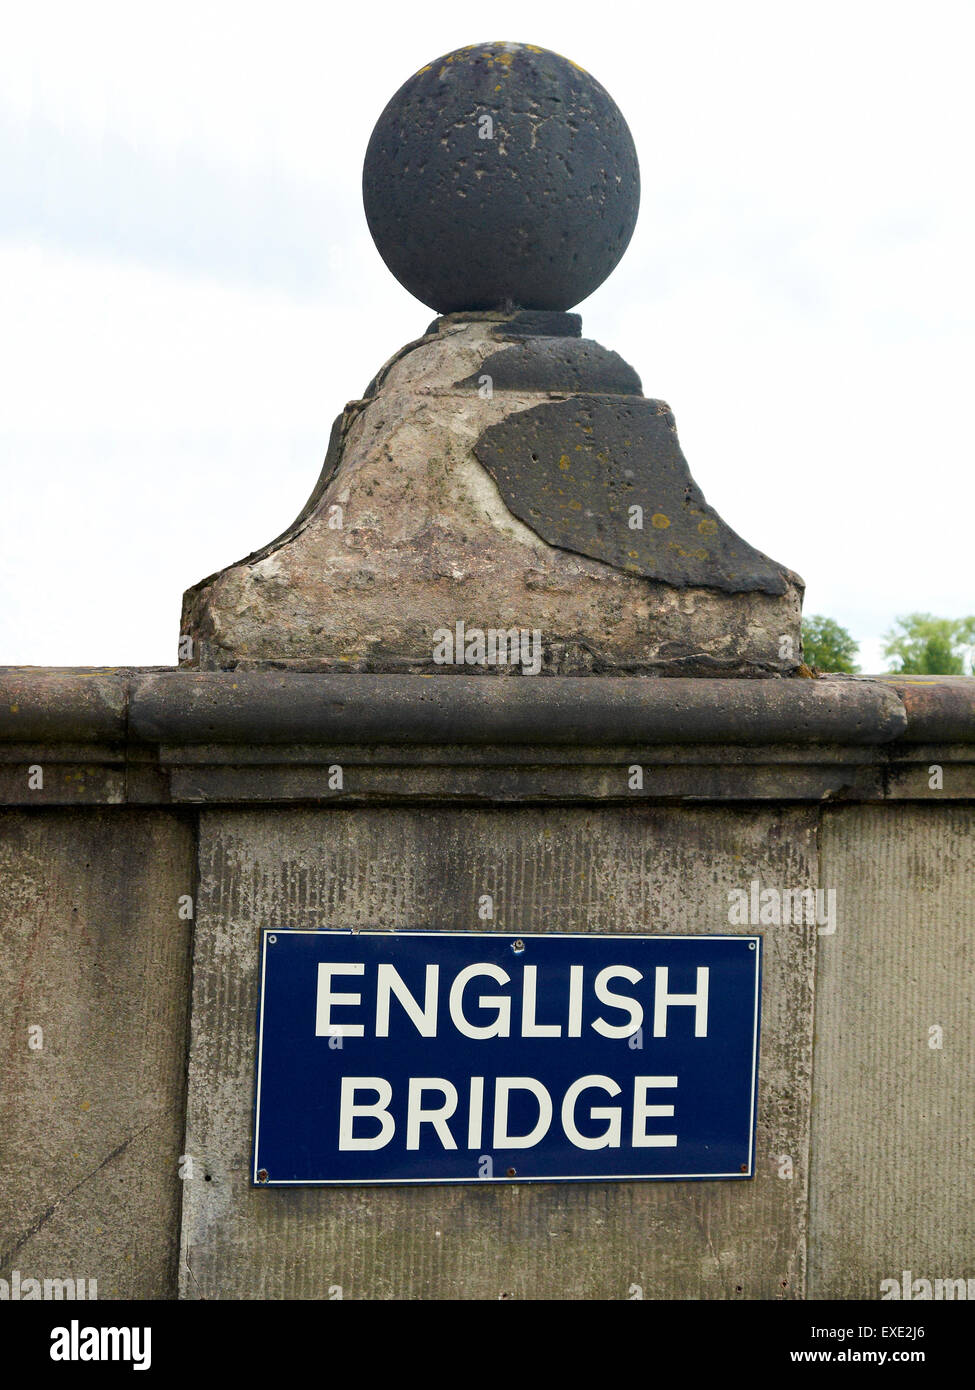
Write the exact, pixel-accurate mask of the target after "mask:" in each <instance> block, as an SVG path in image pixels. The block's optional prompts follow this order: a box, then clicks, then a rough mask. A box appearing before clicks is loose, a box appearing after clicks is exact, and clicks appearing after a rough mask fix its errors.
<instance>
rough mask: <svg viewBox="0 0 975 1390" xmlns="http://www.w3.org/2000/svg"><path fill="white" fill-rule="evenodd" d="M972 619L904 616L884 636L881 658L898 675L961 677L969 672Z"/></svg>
mask: <svg viewBox="0 0 975 1390" xmlns="http://www.w3.org/2000/svg"><path fill="white" fill-rule="evenodd" d="M973 644H975V617H971V618H936V617H935V616H934V614H933V613H908V614H907V615H906V617H903V618H898V619H896V621H895V624H894V626H893V628H891V630H890V632H885V633H884V656H885V657H886V658H887V659H888V660H889V661H890V660H893V661H896V662H897V663H898V665H896V666H892V667H890V670H891V671H893V672H895V673H896V674H898V675H904V676H906V675H911V676H963V675H965V674H966V666H967V669H968V672H969V673H971V671H972V646H973Z"/></svg>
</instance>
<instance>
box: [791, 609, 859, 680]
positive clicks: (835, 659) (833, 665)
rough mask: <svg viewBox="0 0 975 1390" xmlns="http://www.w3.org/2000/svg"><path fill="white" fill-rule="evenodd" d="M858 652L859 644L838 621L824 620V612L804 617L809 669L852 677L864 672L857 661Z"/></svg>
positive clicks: (805, 657) (804, 636) (803, 644)
mask: <svg viewBox="0 0 975 1390" xmlns="http://www.w3.org/2000/svg"><path fill="white" fill-rule="evenodd" d="M857 650H858V644H857V643H856V642H855V641H854V640H853V638H852V637H851V636H850V634H849V633H848V632H847V630H846V628H845V627H840V625H839V623H838V622H836V620H835V619H833V618H824V617H823V615H822V614H821V613H814V614H813V616H812V617H811V618H803V620H802V654H803V657H804V659H805V662H806V665H807V666H815V667H816V668H817V670H820V671H841V672H843V673H845V674H846V675H849V676H852V675H854V674H855V673H856V672H857V671H859V669H860V668H859V666H856V665H854V661H853V658H854V657H855V656H856V654H857Z"/></svg>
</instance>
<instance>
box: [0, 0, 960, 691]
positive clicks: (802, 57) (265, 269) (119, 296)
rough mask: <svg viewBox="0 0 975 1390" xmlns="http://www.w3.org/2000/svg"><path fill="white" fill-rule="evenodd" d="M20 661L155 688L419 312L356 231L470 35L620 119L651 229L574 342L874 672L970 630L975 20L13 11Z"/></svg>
mask: <svg viewBox="0 0 975 1390" xmlns="http://www.w3.org/2000/svg"><path fill="white" fill-rule="evenodd" d="M0 17H2V35H3V37H2V42H0V176H2V177H0V315H2V326H3V331H2V334H0V474H2V493H0V499H2V501H0V664H35V665H115V664H119V665H122V664H124V665H167V664H174V663H175V661H176V657H177V640H178V634H179V615H180V598H181V594H182V591H183V589H185V588H187V587H189V586H190V585H191V584H194V583H195V582H196V581H198V580H199V579H201V578H202V577H203V576H204V575H207V574H210V573H211V572H213V571H214V570H217V569H220V568H222V567H223V566H225V565H228V564H230V563H232V562H233V561H235V560H238V559H240V558H241V557H242V556H243V555H245V554H247V553H248V552H249V551H251V550H253V549H255V548H256V547H258V546H260V545H263V544H264V543H265V542H267V541H268V540H270V539H272V538H273V537H274V536H275V535H277V534H278V532H279V531H281V530H282V529H283V528H284V527H285V526H286V525H287V524H288V523H289V522H290V521H291V520H292V519H293V518H294V516H295V515H296V514H297V513H298V512H299V510H300V509H301V507H302V506H303V504H304V502H305V500H306V498H307V496H308V493H309V492H310V491H311V488H312V485H313V483H314V482H315V479H316V477H317V475H318V471H319V468H320V465H321V459H322V456H323V454H324V450H325V445H326V443H327V439H328V433H329V428H330V425H331V422H332V419H333V418H334V416H335V415H336V414H337V413H338V412H339V411H340V410H341V408H342V406H343V404H344V403H345V402H346V401H347V400H350V399H353V398H355V397H357V396H359V395H361V393H362V390H363V388H364V387H365V385H366V383H367V381H368V380H369V379H370V377H371V376H372V375H373V374H374V372H375V371H376V369H377V367H378V366H379V365H380V364H381V363H382V362H383V361H384V360H385V359H386V358H387V357H389V356H390V355H391V354H392V353H393V352H394V351H395V350H396V349H397V348H398V347H399V346H400V345H401V344H402V343H404V342H405V341H407V340H408V339H410V338H413V337H416V336H418V335H419V334H420V333H422V331H423V330H424V328H425V327H426V325H427V324H428V323H429V322H430V320H431V318H432V317H433V315H432V313H431V312H430V310H428V309H427V308H425V307H424V306H423V305H421V304H420V303H418V302H417V301H416V300H414V299H412V298H411V296H410V295H408V294H407V292H406V291H405V290H403V289H401V288H400V287H399V285H398V284H397V283H396V282H395V281H394V280H393V278H392V277H391V275H390V274H389V272H388V271H387V270H386V269H385V267H384V266H383V264H382V262H381V260H380V258H379V255H378V253H377V252H376V251H375V249H374V247H373V245H372V242H371V239H370V237H369V233H368V230H367V228H366V224H365V218H364V215H363V212H362V202H361V194H360V179H361V169H362V159H363V155H364V152H365V147H366V143H367V141H368V138H369V134H370V132H371V129H372V126H373V124H374V123H375V120H376V118H377V117H378V115H379V113H380V111H381V110H382V108H383V106H384V105H385V104H386V102H387V101H388V99H389V98H390V96H392V94H393V92H394V91H395V90H396V89H397V88H398V87H399V86H400V85H401V84H402V82H404V81H405V80H406V78H407V77H409V76H410V74H411V73H413V72H414V71H415V70H416V69H417V68H419V67H421V66H422V65H423V64H424V63H427V62H429V61H431V60H432V59H433V58H435V57H437V56H439V55H441V54H443V53H446V52H448V51H450V50H451V49H454V48H457V47H460V46H462V45H464V44H469V43H475V42H480V41H484V40H492V39H509V40H515V41H518V42H526V43H535V44H538V45H541V46H543V47H546V48H553V49H555V50H557V51H558V52H560V53H563V54H565V55H566V56H567V57H570V58H572V59H573V60H574V61H575V62H577V63H579V64H581V65H582V66H583V67H585V68H587V69H588V70H589V71H590V72H591V73H592V74H593V75H594V76H595V77H596V78H597V79H598V80H599V81H600V82H601V83H602V84H603V85H604V86H605V87H606V88H607V89H608V90H609V92H610V93H611V94H612V96H613V97H614V98H615V100H616V101H617V103H618V104H619V106H620V107H621V109H622V111H623V113H624V115H625V117H626V119H627V121H628V123H629V125H630V128H631V130H632V132H633V136H634V140H635V142H636V147H637V151H638V154H639V157H640V165H641V177H642V190H643V191H642V204H641V211H640V219H639V222H638V224H637V229H636V233H635V235H634V238H633V241H632V242H631V244H630V248H629V250H628V252H627V254H626V255H625V256H624V258H623V260H622V262H621V263H620V265H619V267H618V268H617V270H616V271H615V272H614V274H613V276H612V277H611V278H610V279H609V281H607V283H606V284H605V285H603V286H602V288H600V289H599V290H597V292H596V293H595V294H594V295H592V296H591V298H590V299H589V300H587V301H586V302H585V303H584V304H583V305H582V306H581V312H582V314H583V331H584V333H585V334H586V336H588V337H592V338H595V339H597V340H598V341H599V342H601V343H603V344H605V345H606V346H608V347H612V348H615V349H616V350H617V351H619V352H620V353H622V355H623V356H624V357H625V358H626V359H627V360H628V361H629V362H631V363H632V364H633V366H634V367H635V368H636V369H637V371H638V372H639V373H640V376H641V378H642V380H643V386H644V391H645V392H646V394H647V395H651V396H657V397H661V398H663V399H665V400H667V401H669V403H670V404H671V406H672V407H673V409H674V411H675V412H676V416H677V425H678V430H679V433H680V438H681V443H682V445H683V448H684V452H685V454H686V455H687V458H688V461H689V463H690V467H691V471H692V472H693V474H694V477H695V479H696V480H697V482H698V483H699V484H700V485H701V487H702V489H703V491H704V494H705V496H706V497H707V499H708V501H709V502H710V503H711V505H712V506H714V507H716V508H717V510H718V511H719V512H720V513H721V514H722V515H723V516H724V518H725V519H726V521H728V522H729V524H730V525H732V526H733V527H734V528H735V529H736V530H738V531H739V532H740V533H741V534H742V535H743V536H744V537H745V538H746V539H747V540H748V541H750V542H751V543H752V544H754V545H756V546H758V547H759V548H760V549H762V550H764V551H766V552H767V553H769V554H770V555H772V556H773V557H774V558H775V559H777V560H779V561H782V562H783V563H785V564H787V565H789V566H791V567H792V568H793V569H795V570H797V571H798V572H799V573H800V574H801V575H802V576H803V577H804V579H805V580H806V583H807V591H806V604H805V611H806V613H807V614H811V613H824V614H828V615H829V616H831V617H834V618H836V619H838V621H840V622H841V623H842V624H844V626H846V627H848V628H849V629H850V631H851V632H852V633H853V635H854V637H856V638H858V639H859V640H861V642H862V644H863V645H862V652H861V662H862V664H863V665H864V668H865V669H867V670H870V669H873V670H879V669H880V668H881V665H882V663H881V660H880V640H879V639H880V638H881V636H882V634H883V632H884V631H885V629H886V628H887V627H888V626H889V625H890V623H891V621H892V619H893V618H894V617H895V616H896V615H897V614H901V613H906V612H909V611H912V610H919V609H920V610H928V611H931V612H934V613H936V614H939V615H942V616H946V617H959V616H963V615H965V614H968V613H971V612H973V611H975V585H973V582H972V571H973V561H972V556H973V549H975V518H973V507H972V499H973V492H975V484H973V474H975V467H973V448H972V439H973V428H972V417H971V399H972V376H973V370H975V354H973V352H972V345H973V327H975V276H973V270H972V265H973V261H975V215H973V208H975V197H973V193H972V185H973V178H972V135H973V129H975V120H973V117H975V111H973V107H975V97H973V87H975V83H973V78H972V71H973V65H975V47H973V37H975V7H973V5H972V4H971V3H968V2H967V0H966V3H939V2H938V0H933V3H932V0H927V3H925V4H924V5H923V6H921V5H917V4H911V5H908V4H899V3H874V0H846V3H832V0H817V3H816V4H815V5H813V4H807V5H799V4H787V3H781V0H778V3H774V4H764V3H754V2H753V0H739V3H737V4H734V5H730V4H727V3H726V2H722V3H710V2H709V0H690V3H683V2H682V3H680V4H675V3H673V2H672V0H668V3H660V2H659V0H640V3H636V4H627V3H620V0H617V3H615V4H613V5H612V6H609V7H606V6H600V5H595V4H593V3H591V0H590V3H586V4H579V3H574V0H558V3H553V4H549V3H533V0H518V3H516V4H508V3H503V0H493V3H492V4H491V5H489V6H477V5H472V6H463V5H457V4H456V3H451V4H446V3H422V4H416V5H411V4H403V3H398V4H395V5H391V4H384V3H382V0H380V3H375V2H374V3H373V4H371V5H369V6H368V7H367V6H355V5H334V4H326V3H316V4H314V5H311V4H287V3H281V0H276V3H274V4H270V3H268V4H264V5H252V6H248V5H246V4H241V3H235V4H233V5H220V4H207V3H205V0H196V3H192V4H182V3H173V0H168V3H166V4H165V5H162V4H153V5H149V4H147V3H138V2H136V0H128V3H125V4H106V3H97V0H86V3H85V4H83V5H82V4H77V3H72V4H70V5H67V4H66V5H54V4H45V3H39V2H38V0H32V3H31V4H30V5H25V4H23V3H17V4H12V3H6V0H0Z"/></svg>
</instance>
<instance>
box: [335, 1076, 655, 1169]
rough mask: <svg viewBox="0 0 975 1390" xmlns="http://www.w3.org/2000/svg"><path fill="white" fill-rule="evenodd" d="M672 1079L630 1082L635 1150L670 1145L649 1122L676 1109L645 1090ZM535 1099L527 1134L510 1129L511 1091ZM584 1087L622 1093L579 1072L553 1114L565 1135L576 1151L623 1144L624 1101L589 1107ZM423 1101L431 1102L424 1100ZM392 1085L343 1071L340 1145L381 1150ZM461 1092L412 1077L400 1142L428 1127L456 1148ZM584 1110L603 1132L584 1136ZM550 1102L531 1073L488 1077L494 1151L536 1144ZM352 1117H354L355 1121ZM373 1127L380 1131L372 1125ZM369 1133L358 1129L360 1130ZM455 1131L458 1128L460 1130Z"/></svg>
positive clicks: (471, 1138)
mask: <svg viewBox="0 0 975 1390" xmlns="http://www.w3.org/2000/svg"><path fill="white" fill-rule="evenodd" d="M676 1085H677V1077H676V1076H637V1077H634V1079H633V1096H632V1102H631V1103H629V1109H630V1113H631V1119H632V1141H633V1147H634V1148H642V1149H648V1148H675V1147H676V1145H677V1135H676V1134H648V1133H647V1121H648V1120H650V1119H654V1118H658V1117H660V1118H665V1117H670V1116H672V1115H673V1113H674V1106H673V1105H672V1104H671V1105H651V1104H648V1102H647V1093H648V1092H649V1091H652V1090H657V1089H661V1090H662V1089H673V1088H674V1087H676ZM519 1091H520V1092H525V1093H527V1094H528V1095H530V1096H532V1097H533V1098H534V1104H535V1105H536V1106H537V1111H538V1113H537V1118H533V1120H532V1123H531V1127H530V1128H529V1129H528V1130H527V1132H525V1133H512V1132H511V1131H512V1126H511V1121H510V1115H509V1111H510V1102H511V1099H512V1097H513V1095H514V1094H515V1093H516V1092H519ZM588 1091H592V1092H600V1091H601V1092H602V1093H603V1094H604V1095H605V1096H608V1097H609V1098H611V1099H613V1098H615V1097H616V1096H619V1095H622V1087H621V1086H620V1085H619V1083H618V1082H616V1081H614V1080H613V1078H612V1077H611V1076H599V1075H592V1076H580V1077H579V1078H578V1079H577V1080H575V1081H573V1082H572V1083H571V1084H570V1085H569V1086H568V1087H567V1089H566V1091H565V1094H564V1096H563V1097H562V1099H561V1105H560V1109H559V1115H560V1119H561V1124H562V1131H563V1133H564V1134H565V1137H566V1138H567V1139H568V1140H569V1142H570V1143H571V1144H573V1145H574V1146H575V1148H577V1149H589V1150H593V1149H618V1148H620V1146H621V1144H622V1136H623V1117H624V1106H623V1105H622V1104H617V1105H602V1104H595V1103H594V1098H593V1097H591V1096H590V1097H585V1093H586V1092H588ZM366 1092H368V1093H369V1096H370V1097H371V1099H370V1100H368V1101H361V1100H359V1098H358V1097H359V1095H360V1093H366ZM428 1098H429V1099H428ZM392 1102H393V1087H392V1085H391V1083H390V1082H389V1081H387V1080H386V1079H385V1078H384V1077H381V1076H343V1078H342V1088H341V1098H340V1101H339V1148H340V1149H345V1150H350V1149H372V1150H375V1149H383V1148H385V1147H386V1145H387V1144H388V1143H389V1142H390V1140H391V1139H392V1138H393V1136H394V1134H395V1132H396V1121H395V1120H394V1119H393V1116H392V1114H391V1113H390V1108H389V1107H390V1106H391V1104H392ZM460 1103H461V1100H460V1093H459V1092H458V1090H457V1087H456V1086H455V1085H454V1084H453V1082H451V1081H447V1080H446V1079H445V1078H444V1077H442V1076H413V1077H410V1079H409V1083H408V1092H407V1100H406V1147H407V1149H412V1150H416V1149H419V1148H420V1145H421V1142H422V1140H423V1138H424V1135H423V1132H422V1130H421V1126H423V1125H429V1126H430V1128H431V1129H432V1130H433V1133H434V1134H435V1135H436V1136H437V1139H438V1140H439V1141H440V1146H441V1148H443V1149H456V1148H457V1138H456V1136H455V1134H454V1132H453V1130H451V1128H450V1124H449V1121H451V1120H453V1119H454V1117H455V1116H456V1115H457V1111H458V1107H459V1105H460ZM465 1108H466V1112H467V1113H466V1120H467V1147H468V1149H470V1150H471V1151H473V1152H477V1151H478V1150H480V1148H481V1131H482V1128H483V1115H484V1077H483V1076H473V1077H471V1079H470V1083H469V1092H468V1096H467V1101H466V1107H465ZM580 1112H581V1114H584V1115H585V1117H586V1119H587V1120H588V1121H590V1122H593V1121H595V1122H599V1123H604V1128H603V1130H602V1131H601V1133H599V1134H597V1135H595V1136H593V1135H588V1134H583V1133H582V1132H581V1130H580V1129H579V1125H578V1120H579V1118H580ZM554 1115H555V1102H554V1100H553V1097H552V1095H551V1093H550V1092H549V1090H548V1087H547V1086H545V1085H543V1083H542V1082H541V1081H538V1080H536V1078H535V1077H533V1076H499V1077H496V1078H495V1081H494V1133H493V1143H494V1148H495V1149H502V1150H503V1149H531V1148H534V1147H535V1145H536V1144H539V1143H541V1141H542V1140H543V1139H544V1138H545V1136H546V1134H548V1132H549V1130H550V1129H551V1127H552V1121H553V1118H554ZM357 1121H358V1122H359V1123H358V1124H357ZM377 1125H378V1130H377V1129H376V1126H377ZM364 1130H365V1131H368V1132H366V1133H363V1132H361V1131H364ZM462 1132H463V1131H462V1130H461V1129H459V1130H458V1133H462Z"/></svg>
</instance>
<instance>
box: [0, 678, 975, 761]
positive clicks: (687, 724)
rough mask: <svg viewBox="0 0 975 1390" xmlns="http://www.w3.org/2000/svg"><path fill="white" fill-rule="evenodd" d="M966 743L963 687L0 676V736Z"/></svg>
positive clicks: (828, 681) (974, 722) (969, 683)
mask: <svg viewBox="0 0 975 1390" xmlns="http://www.w3.org/2000/svg"><path fill="white" fill-rule="evenodd" d="M634 739H636V740H639V741H641V742H649V743H667V744H673V743H677V744H680V743H693V744H699V743H728V742H733V743H738V742H741V743H800V744H801V743H809V742H823V741H826V742H835V743H844V744H852V745H874V744H891V743H895V742H896V743H932V742H950V743H959V742H961V743H967V742H975V679H973V678H972V677H946V676H929V677H911V676H874V677H840V676H828V677H821V678H818V679H814V680H803V679H796V680H775V679H764V680H749V679H742V678H727V679H711V678H706V677H699V678H679V677H671V678H643V677H635V676H634V677H626V676H623V677H619V676H577V677H576V676H544V677H534V678H533V677H527V676H486V675H478V676H466V675H459V674H449V675H448V674H444V675H440V674H438V675H431V676H417V675H407V676H383V675H351V674H350V675H315V674H309V673H306V672H287V671H275V670H267V671H239V672H235V671H207V672H200V671H193V670H188V669H181V668H177V667H74V668H56V667H38V666H20V667H13V666H6V667H0V742H7V743H18V744H21V743H25V742H30V741H31V740H40V741H44V742H55V743H60V742H68V743H88V742H106V741H107V742H114V741H119V740H120V741H123V742H129V743H136V744H138V743H150V744H151V743H167V744H181V743H260V744H280V743H288V744H290V743H318V742H321V743H335V742H340V743H344V744H347V743H366V744H372V743H376V744H412V743H417V744H458V743H472V744H484V743H495V742H501V743H515V744H529V745H531V744H567V745H575V744H586V745H592V744H596V745H605V744H615V743H620V742H629V741H632V740H634Z"/></svg>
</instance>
